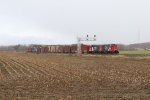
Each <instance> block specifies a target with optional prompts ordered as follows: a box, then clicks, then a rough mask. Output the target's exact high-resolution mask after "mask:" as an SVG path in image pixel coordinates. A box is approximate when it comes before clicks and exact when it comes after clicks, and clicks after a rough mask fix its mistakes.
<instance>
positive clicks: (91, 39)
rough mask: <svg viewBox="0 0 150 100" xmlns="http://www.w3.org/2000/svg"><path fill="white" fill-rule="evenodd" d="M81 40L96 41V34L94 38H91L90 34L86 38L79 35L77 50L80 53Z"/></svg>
mask: <svg viewBox="0 0 150 100" xmlns="http://www.w3.org/2000/svg"><path fill="white" fill-rule="evenodd" d="M81 41H96V35H94V36H93V37H92V38H90V37H89V35H88V34H87V36H86V37H85V38H82V37H78V36H77V50H78V54H79V55H80V54H81Z"/></svg>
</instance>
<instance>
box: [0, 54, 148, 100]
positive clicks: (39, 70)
mask: <svg viewBox="0 0 150 100" xmlns="http://www.w3.org/2000/svg"><path fill="white" fill-rule="evenodd" d="M149 98H150V57H147V58H142V57H140V58H138V57H137V58H135V57H122V56H118V57H117V56H115V57H112V56H80V57H79V56H71V55H52V54H30V53H15V52H0V100H51V99H52V100H113V99H114V100H122V99H123V100H126V99H131V100H132V99H134V100H138V99H144V100H145V99H149Z"/></svg>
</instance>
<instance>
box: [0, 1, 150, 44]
mask: <svg viewBox="0 0 150 100" xmlns="http://www.w3.org/2000/svg"><path fill="white" fill-rule="evenodd" d="M139 33H140V39H138V34H139ZM86 34H90V36H92V35H94V34H96V35H97V41H96V42H90V43H100V44H105V43H124V44H130V43H136V42H150V38H149V37H150V1H149V0H0V45H9V44H32V43H40V44H61V43H63V44H68V43H76V41H77V40H76V37H77V35H78V36H82V37H85V36H86ZM86 43H87V42H86Z"/></svg>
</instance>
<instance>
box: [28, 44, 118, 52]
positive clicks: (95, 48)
mask: <svg viewBox="0 0 150 100" xmlns="http://www.w3.org/2000/svg"><path fill="white" fill-rule="evenodd" d="M77 49H78V48H77V44H72V45H47V46H39V45H35V46H32V47H30V48H28V52H33V53H72V54H73V53H77ZM81 53H82V54H83V53H84V54H118V53H119V50H118V47H117V45H116V44H106V45H84V44H81Z"/></svg>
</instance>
